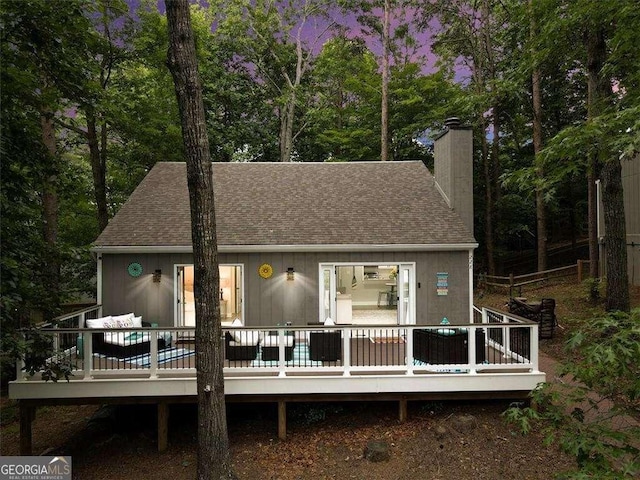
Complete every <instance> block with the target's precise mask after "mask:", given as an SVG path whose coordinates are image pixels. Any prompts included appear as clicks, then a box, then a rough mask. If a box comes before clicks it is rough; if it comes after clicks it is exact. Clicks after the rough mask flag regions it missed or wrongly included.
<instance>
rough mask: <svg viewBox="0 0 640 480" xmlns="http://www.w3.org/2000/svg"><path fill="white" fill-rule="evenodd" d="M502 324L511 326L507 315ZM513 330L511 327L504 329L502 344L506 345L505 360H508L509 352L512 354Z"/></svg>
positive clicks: (504, 316)
mask: <svg viewBox="0 0 640 480" xmlns="http://www.w3.org/2000/svg"><path fill="white" fill-rule="evenodd" d="M502 323H504V324H505V325H508V324H509V318H508V317H507V316H506V315H502ZM510 332H511V329H510V328H509V327H502V344H503V345H504V358H507V356H508V354H509V352H511V334H510Z"/></svg>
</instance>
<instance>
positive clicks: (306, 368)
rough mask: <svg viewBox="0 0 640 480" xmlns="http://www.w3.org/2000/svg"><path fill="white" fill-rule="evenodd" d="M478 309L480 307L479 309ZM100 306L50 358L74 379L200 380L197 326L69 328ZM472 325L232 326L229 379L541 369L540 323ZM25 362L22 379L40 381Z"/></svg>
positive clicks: (500, 320)
mask: <svg viewBox="0 0 640 480" xmlns="http://www.w3.org/2000/svg"><path fill="white" fill-rule="evenodd" d="M474 308H475V307H474ZM99 312H100V306H96V307H93V308H91V309H85V310H83V311H81V312H76V313H74V314H70V315H67V316H65V317H60V318H59V319H58V320H59V321H58V328H43V329H41V330H40V333H41V334H43V335H46V336H50V337H51V341H50V345H51V349H52V352H53V353H52V355H51V356H50V357H49V359H48V361H49V362H62V363H66V364H68V365H69V367H70V369H71V371H72V373H73V375H72V377H71V379H70V380H71V381H74V382H75V381H91V380H93V379H105V378H119V379H123V378H136V379H138V378H149V379H159V378H191V377H193V379H194V380H195V376H196V356H195V342H194V338H195V329H193V328H191V329H189V328H167V327H154V328H142V329H140V328H136V329H129V330H124V329H117V330H113V329H86V328H60V326H61V325H64V326H67V325H74V327H77V326H78V325H84V320H85V318H92V317H96V316H98V313H99ZM474 312H475V313H474V318H473V319H472V322H473V323H470V324H465V325H376V326H366V325H344V326H340V325H339V326H315V325H314V326H304V327H298V326H277V327H244V328H231V327H224V328H223V338H222V339H221V340H220V341H221V345H222V348H223V350H224V356H225V360H224V374H225V378H237V377H255V376H277V377H292V378H295V377H299V376H300V375H305V376H314V375H318V376H323V377H325V376H327V375H329V376H338V377H339V376H342V377H349V376H352V375H379V376H385V375H439V374H444V373H455V374H462V375H475V374H482V373H491V372H493V373H496V372H508V373H518V372H522V373H529V372H537V371H538V325H537V324H536V323H534V322H530V321H527V320H525V319H522V318H519V317H516V316H514V315H511V314H507V313H504V312H499V311H497V310H492V309H486V308H484V309H482V310H479V309H475V310H474ZM40 378H41V377H40V375H39V374H36V375H34V376H32V377H31V376H29V375H28V374H27V373H26V372H25V371H24V362H23V361H21V362H19V365H18V376H17V382H29V381H32V380H40Z"/></svg>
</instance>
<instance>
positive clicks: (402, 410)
mask: <svg viewBox="0 0 640 480" xmlns="http://www.w3.org/2000/svg"><path fill="white" fill-rule="evenodd" d="M398 406H399V409H398V413H399V417H400V423H404V422H406V421H407V399H406V398H401V399H400V401H399V402H398Z"/></svg>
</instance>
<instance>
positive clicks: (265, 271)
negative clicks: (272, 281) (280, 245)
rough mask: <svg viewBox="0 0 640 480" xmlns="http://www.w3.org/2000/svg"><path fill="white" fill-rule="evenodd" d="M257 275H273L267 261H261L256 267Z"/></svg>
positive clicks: (263, 276)
mask: <svg viewBox="0 0 640 480" xmlns="http://www.w3.org/2000/svg"><path fill="white" fill-rule="evenodd" d="M258 275H260V276H261V277H262V278H269V277H271V275H273V267H272V266H271V265H269V264H268V263H263V264H262V265H260V267H259V268H258Z"/></svg>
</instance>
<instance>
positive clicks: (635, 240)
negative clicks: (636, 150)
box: [598, 155, 640, 287]
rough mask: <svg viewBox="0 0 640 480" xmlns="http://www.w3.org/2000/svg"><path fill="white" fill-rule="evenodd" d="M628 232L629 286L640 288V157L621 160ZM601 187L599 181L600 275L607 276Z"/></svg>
mask: <svg viewBox="0 0 640 480" xmlns="http://www.w3.org/2000/svg"><path fill="white" fill-rule="evenodd" d="M620 165H621V167H622V190H623V196H624V200H623V201H624V213H625V226H626V232H627V273H628V275H629V285H634V286H636V287H637V286H640V155H635V156H634V157H631V158H628V157H623V158H622V159H621V160H620ZM600 189H601V185H600V182H599V181H598V207H599V209H598V238H599V242H600V262H599V263H600V270H601V272H600V274H601V276H603V277H604V276H606V270H605V269H606V261H605V251H606V248H607V240H606V235H607V234H606V229H605V225H604V214H603V208H602V196H601V191H600Z"/></svg>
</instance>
